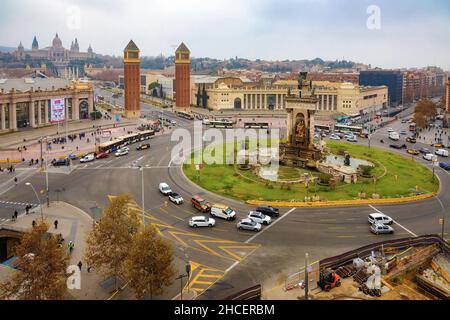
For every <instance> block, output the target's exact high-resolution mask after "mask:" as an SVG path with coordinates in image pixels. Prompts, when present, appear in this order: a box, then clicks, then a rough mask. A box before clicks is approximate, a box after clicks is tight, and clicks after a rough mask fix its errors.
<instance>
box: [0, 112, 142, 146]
mask: <svg viewBox="0 0 450 320" xmlns="http://www.w3.org/2000/svg"><path fill="white" fill-rule="evenodd" d="M134 123H135V122H133V121H129V120H126V119H125V120H122V121H121V122H119V123H116V122H115V121H114V120H104V119H102V120H96V121H93V120H83V121H76V122H70V123H68V124H67V131H68V132H69V133H74V132H79V131H87V130H93V126H94V125H95V126H96V127H98V126H101V127H102V128H112V127H113V126H114V125H116V126H127V125H131V124H134ZM65 132H66V127H65V125H62V126H59V134H62V133H64V134H65ZM57 134H58V126H57V125H52V126H48V127H43V128H39V129H32V130H31V129H30V130H26V131H19V132H14V133H9V134H4V135H0V146H1V147H2V148H17V147H19V146H22V145H24V143H27V142H28V143H29V142H31V141H34V140H39V139H40V138H41V137H48V136H55V135H57Z"/></svg>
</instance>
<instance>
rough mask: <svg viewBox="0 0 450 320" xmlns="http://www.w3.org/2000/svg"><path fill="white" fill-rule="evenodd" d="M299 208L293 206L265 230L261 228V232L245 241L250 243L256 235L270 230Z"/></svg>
mask: <svg viewBox="0 0 450 320" xmlns="http://www.w3.org/2000/svg"><path fill="white" fill-rule="evenodd" d="M296 209H297V208H292V209H291V210H289V211H288V212H286V213H285V214H284V215H283V216H282V217H280V218H278V219H277V220H276V221H275V222H273V223H272V224H270V225H269V226H268V227H266V228H264V229H263V230H261V231H260V232H258V233H257V234H255V235H254V236H253V237H251V238H249V239H247V241H245V243H249V242H252V241H253V240H254V239H255V238H256V237H258V236H259V235H261V234H263V233H264V232H266V231H267V230H269V229H270V228H272V226H274V225H276V224H277V223H278V222H280V221H281V220H283V219H284V218H286V217H287V216H288V215H289V214H291V213H292V212H294V211H295V210H296Z"/></svg>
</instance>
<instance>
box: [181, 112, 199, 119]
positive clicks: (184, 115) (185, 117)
mask: <svg viewBox="0 0 450 320" xmlns="http://www.w3.org/2000/svg"><path fill="white" fill-rule="evenodd" d="M177 116H179V117H180V118H183V119H187V120H194V119H195V118H194V116H193V115H192V114H190V113H186V112H181V111H180V112H177Z"/></svg>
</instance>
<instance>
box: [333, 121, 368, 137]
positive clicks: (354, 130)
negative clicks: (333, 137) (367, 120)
mask: <svg viewBox="0 0 450 320" xmlns="http://www.w3.org/2000/svg"><path fill="white" fill-rule="evenodd" d="M334 131H336V132H341V133H350V132H351V133H355V134H358V135H359V134H361V133H362V132H363V128H362V127H355V126H346V125H339V124H337V125H335V126H334Z"/></svg>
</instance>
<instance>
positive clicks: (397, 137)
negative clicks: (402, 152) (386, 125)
mask: <svg viewBox="0 0 450 320" xmlns="http://www.w3.org/2000/svg"><path fill="white" fill-rule="evenodd" d="M389 139H391V140H393V141H398V140H400V135H399V134H398V132H390V133H389Z"/></svg>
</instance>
